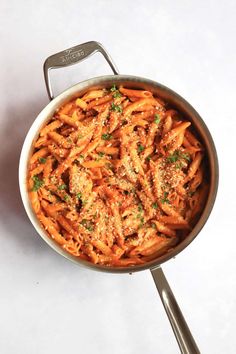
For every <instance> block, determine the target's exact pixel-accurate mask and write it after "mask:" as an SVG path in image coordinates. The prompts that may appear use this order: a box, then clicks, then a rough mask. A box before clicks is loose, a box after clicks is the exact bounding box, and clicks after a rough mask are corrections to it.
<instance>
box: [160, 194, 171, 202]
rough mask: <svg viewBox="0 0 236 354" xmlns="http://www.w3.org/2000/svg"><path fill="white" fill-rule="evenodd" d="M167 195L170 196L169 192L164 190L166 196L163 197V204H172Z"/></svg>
mask: <svg viewBox="0 0 236 354" xmlns="http://www.w3.org/2000/svg"><path fill="white" fill-rule="evenodd" d="M167 197H168V193H167V192H164V197H163V199H161V203H162V204H164V203H167V204H170V201H169V199H168V198H167Z"/></svg>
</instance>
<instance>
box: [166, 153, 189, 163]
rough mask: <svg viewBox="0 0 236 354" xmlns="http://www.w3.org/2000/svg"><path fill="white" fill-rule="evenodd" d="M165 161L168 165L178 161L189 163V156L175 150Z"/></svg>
mask: <svg viewBox="0 0 236 354" xmlns="http://www.w3.org/2000/svg"><path fill="white" fill-rule="evenodd" d="M166 159H167V161H168V162H170V163H173V162H176V161H178V160H179V159H184V160H187V161H190V157H189V154H185V153H183V152H182V151H180V150H175V152H174V153H173V154H172V155H169V156H168V157H167V158H166Z"/></svg>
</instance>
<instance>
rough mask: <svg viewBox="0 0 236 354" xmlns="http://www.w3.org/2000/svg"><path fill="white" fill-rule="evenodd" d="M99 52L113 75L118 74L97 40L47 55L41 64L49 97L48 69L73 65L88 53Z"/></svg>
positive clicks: (51, 92) (52, 95) (51, 91)
mask: <svg viewBox="0 0 236 354" xmlns="http://www.w3.org/2000/svg"><path fill="white" fill-rule="evenodd" d="M96 52H100V53H101V54H102V55H103V56H104V58H105V59H106V61H107V62H108V64H109V65H110V68H111V69H112V71H113V73H114V74H115V75H118V74H119V73H118V71H117V69H116V66H115V64H114V63H113V61H112V59H111V57H110V55H109V54H108V53H107V51H106V50H105V48H104V47H103V46H102V45H101V44H100V43H98V42H95V41H91V42H86V43H83V44H79V45H77V46H75V47H72V48H69V49H66V50H63V51H62V52H59V53H56V54H53V55H51V56H50V57H48V58H47V59H46V60H45V62H44V66H43V72H44V79H45V84H46V88H47V93H48V96H49V98H50V99H51V100H52V99H53V98H54V94H53V90H52V86H51V81H50V75H49V73H50V70H51V69H56V68H62V67H65V66H70V65H74V64H76V63H79V62H80V61H82V60H84V59H86V58H88V57H89V56H90V55H92V54H94V53H96Z"/></svg>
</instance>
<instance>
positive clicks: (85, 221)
mask: <svg viewBox="0 0 236 354" xmlns="http://www.w3.org/2000/svg"><path fill="white" fill-rule="evenodd" d="M81 224H82V225H83V226H84V227H85V228H86V229H87V230H88V231H93V226H92V225H90V224H89V220H86V219H83V220H82V221H81Z"/></svg>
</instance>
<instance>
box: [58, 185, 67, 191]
mask: <svg viewBox="0 0 236 354" xmlns="http://www.w3.org/2000/svg"><path fill="white" fill-rule="evenodd" d="M66 187H67V185H66V184H61V185H60V186H58V189H59V190H60V191H61V190H63V189H66Z"/></svg>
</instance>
